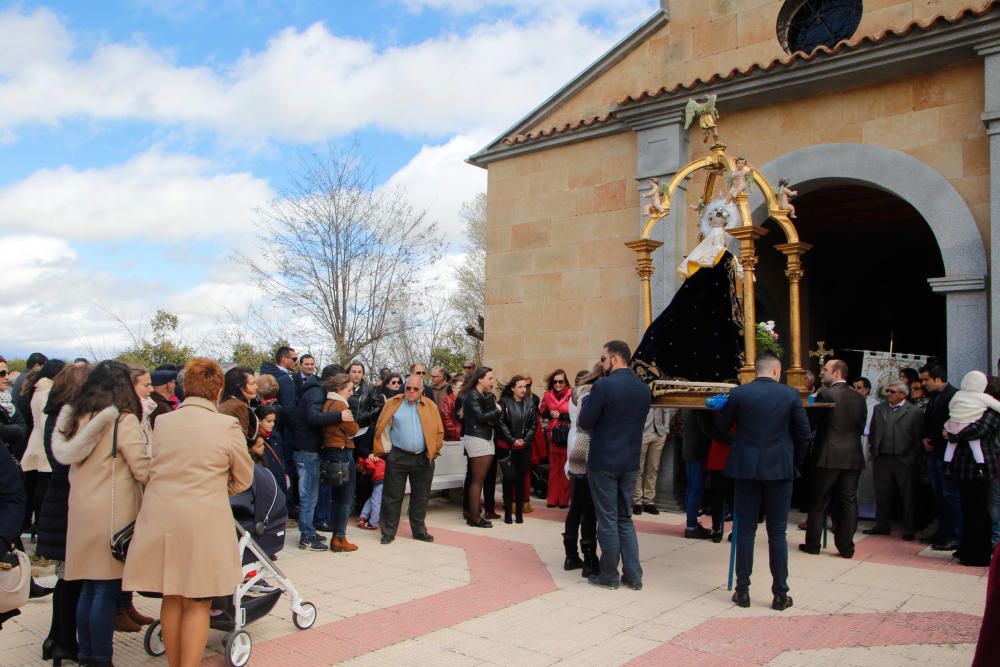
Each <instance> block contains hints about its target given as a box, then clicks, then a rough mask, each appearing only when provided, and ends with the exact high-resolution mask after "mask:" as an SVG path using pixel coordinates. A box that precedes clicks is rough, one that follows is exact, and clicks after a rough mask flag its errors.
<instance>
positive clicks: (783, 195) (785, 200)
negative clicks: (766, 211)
mask: <svg viewBox="0 0 1000 667" xmlns="http://www.w3.org/2000/svg"><path fill="white" fill-rule="evenodd" d="M774 194H775V195H776V196H777V197H778V208H780V209H781V210H782V211H788V217H789V218H794V217H795V205H794V204H792V202H791V201H789V200H790V199H791V198H792V197H795V196H797V195H798V194H799V193H798V192H796V191H795V190H792V189H791V188H790V187H788V179H787V178H782V179H781V180H779V181H778V191H777V192H775V193H774Z"/></svg>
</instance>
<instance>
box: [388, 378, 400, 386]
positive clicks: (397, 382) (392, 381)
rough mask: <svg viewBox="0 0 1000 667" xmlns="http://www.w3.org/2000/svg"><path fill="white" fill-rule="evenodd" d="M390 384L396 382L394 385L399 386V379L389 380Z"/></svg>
mask: <svg viewBox="0 0 1000 667" xmlns="http://www.w3.org/2000/svg"><path fill="white" fill-rule="evenodd" d="M389 384H394V385H396V386H397V387H398V386H399V380H389Z"/></svg>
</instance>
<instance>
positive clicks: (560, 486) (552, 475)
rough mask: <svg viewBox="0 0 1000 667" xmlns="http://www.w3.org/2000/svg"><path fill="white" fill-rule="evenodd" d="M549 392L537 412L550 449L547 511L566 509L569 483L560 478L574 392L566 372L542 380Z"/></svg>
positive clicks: (558, 372) (555, 372)
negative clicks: (570, 402) (556, 508)
mask: <svg viewBox="0 0 1000 667" xmlns="http://www.w3.org/2000/svg"><path fill="white" fill-rule="evenodd" d="M545 383H546V385H547V386H548V389H547V390H546V391H545V395H544V396H542V404H541V406H539V408H538V414H539V418H540V419H541V420H542V421H543V423H544V429H545V431H544V433H545V440H546V442H547V443H548V446H549V497H548V500H547V504H548V506H549V507H555V506H556V505H558V506H559V507H563V508H566V507H569V489H570V486H569V480H568V479H566V475H565V474H563V468H564V467H565V466H566V439H567V436H568V435H569V399H570V397H571V396H572V394H573V392H572V391H571V390H570V386H569V382H568V381H567V379H566V371H564V370H563V369H561V368H557V369H556V370H555V371H553V372H552V374H551V375H549V376H548V377H547V378H546V379H545Z"/></svg>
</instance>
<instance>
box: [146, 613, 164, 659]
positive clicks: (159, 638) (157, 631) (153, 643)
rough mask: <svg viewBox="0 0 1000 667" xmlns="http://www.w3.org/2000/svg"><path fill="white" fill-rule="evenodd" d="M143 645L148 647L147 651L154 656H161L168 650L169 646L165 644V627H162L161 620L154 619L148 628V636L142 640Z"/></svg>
mask: <svg viewBox="0 0 1000 667" xmlns="http://www.w3.org/2000/svg"><path fill="white" fill-rule="evenodd" d="M142 647H143V648H144V649H146V653H148V654H149V655H151V656H154V657H156V656H161V655H163V654H164V653H166V652H167V647H166V646H164V645H163V629H162V628H161V627H160V622H159V621H153V623H152V624H151V625H150V626H149V627H148V628H146V636H145V637H144V638H143V640H142Z"/></svg>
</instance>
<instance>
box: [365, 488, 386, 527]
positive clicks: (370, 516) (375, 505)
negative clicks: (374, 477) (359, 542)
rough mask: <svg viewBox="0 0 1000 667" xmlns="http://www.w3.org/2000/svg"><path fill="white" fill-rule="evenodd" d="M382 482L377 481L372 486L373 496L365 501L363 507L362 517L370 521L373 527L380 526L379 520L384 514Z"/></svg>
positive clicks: (369, 523)
mask: <svg viewBox="0 0 1000 667" xmlns="http://www.w3.org/2000/svg"><path fill="white" fill-rule="evenodd" d="M382 486H383V483H382V482H375V486H373V487H372V497H371V498H369V499H368V500H367V501H366V502H365V506H364V507H363V508H362V509H361V518H362V519H365V520H366V521H367V522H368V525H369V526H371V527H372V528H378V520H379V518H381V515H382Z"/></svg>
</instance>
